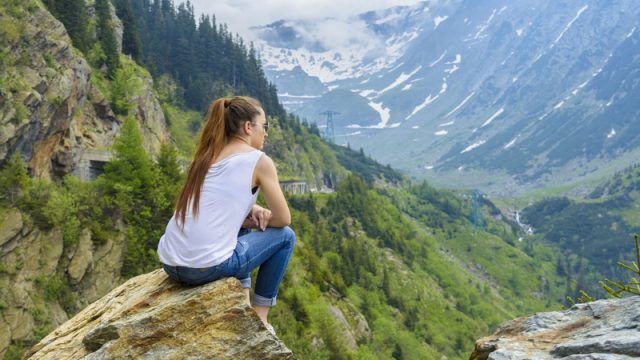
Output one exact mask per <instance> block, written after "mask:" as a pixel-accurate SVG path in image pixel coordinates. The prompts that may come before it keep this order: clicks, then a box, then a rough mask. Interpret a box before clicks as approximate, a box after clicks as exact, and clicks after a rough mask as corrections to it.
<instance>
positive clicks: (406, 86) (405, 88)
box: [400, 84, 413, 91]
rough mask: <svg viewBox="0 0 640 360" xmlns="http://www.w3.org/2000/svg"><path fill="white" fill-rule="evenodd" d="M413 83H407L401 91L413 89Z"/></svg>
mask: <svg viewBox="0 0 640 360" xmlns="http://www.w3.org/2000/svg"><path fill="white" fill-rule="evenodd" d="M411 85H413V84H407V85H405V86H404V87H402V89H400V91H407V90H409V89H411Z"/></svg>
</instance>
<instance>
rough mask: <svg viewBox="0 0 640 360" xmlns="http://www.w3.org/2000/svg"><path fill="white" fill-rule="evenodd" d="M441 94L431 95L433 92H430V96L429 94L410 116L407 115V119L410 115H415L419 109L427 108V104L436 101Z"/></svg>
mask: <svg viewBox="0 0 640 360" xmlns="http://www.w3.org/2000/svg"><path fill="white" fill-rule="evenodd" d="M439 96H440V95H436V96H434V97H432V96H431V94H429V96H427V98H426V99H424V101H423V102H422V104H420V105H418V106H416V107H415V108H414V109H413V111H412V112H411V114H410V115H409V116H407V119H409V118H410V117H412V116H413V115H415V114H416V113H417V112H418V111H420V110H422V109H424V108H425V106H427V105H429V104H431V103H432V102H434V101H435V100H436V99H437V98H438V97H439Z"/></svg>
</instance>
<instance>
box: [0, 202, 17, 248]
mask: <svg viewBox="0 0 640 360" xmlns="http://www.w3.org/2000/svg"><path fill="white" fill-rule="evenodd" d="M21 230H22V214H21V213H20V211H18V209H9V210H8V211H7V213H6V214H4V216H3V217H2V219H1V220H0V246H2V245H4V244H5V243H6V242H7V241H9V240H11V239H13V238H14V237H15V236H16V235H18V234H19V233H20V231H21Z"/></svg>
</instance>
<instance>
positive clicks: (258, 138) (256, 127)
mask: <svg viewBox="0 0 640 360" xmlns="http://www.w3.org/2000/svg"><path fill="white" fill-rule="evenodd" d="M258 110H260V114H259V115H258V116H256V117H255V118H254V119H253V121H252V122H251V128H252V131H251V135H250V137H249V144H250V145H251V146H252V147H254V148H256V149H258V150H262V148H263V146H264V140H265V139H266V138H267V137H268V136H269V135H268V134H267V129H268V128H269V124H268V123H267V117H266V116H265V114H264V110H262V109H258Z"/></svg>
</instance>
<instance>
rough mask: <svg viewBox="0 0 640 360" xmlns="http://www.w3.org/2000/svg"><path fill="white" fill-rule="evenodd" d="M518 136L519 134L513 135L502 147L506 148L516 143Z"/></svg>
mask: <svg viewBox="0 0 640 360" xmlns="http://www.w3.org/2000/svg"><path fill="white" fill-rule="evenodd" d="M519 137H520V134H518V136H516V137H514V138H513V139H512V140H511V141H509V142H508V143H507V145H505V146H503V147H502V148H503V149H505V150H506V149H508V148H510V147H512V146H513V144H515V143H516V140H518V138H519Z"/></svg>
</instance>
